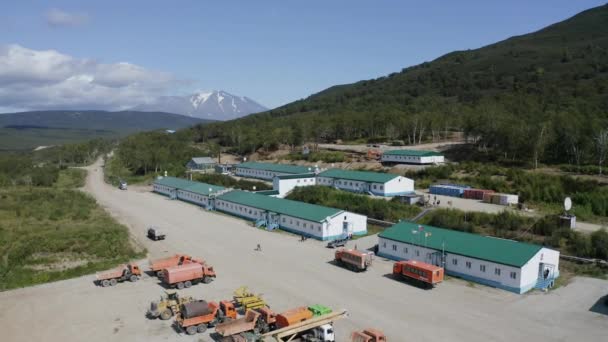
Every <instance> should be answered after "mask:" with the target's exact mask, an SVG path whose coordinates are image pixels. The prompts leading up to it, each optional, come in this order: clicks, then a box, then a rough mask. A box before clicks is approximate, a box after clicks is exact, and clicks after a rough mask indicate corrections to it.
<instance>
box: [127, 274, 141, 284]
mask: <svg viewBox="0 0 608 342" xmlns="http://www.w3.org/2000/svg"><path fill="white" fill-rule="evenodd" d="M129 280H130V281H131V282H132V283H134V282H136V281H138V280H139V277H138V276H136V275H135V274H131V276H130V277H129Z"/></svg>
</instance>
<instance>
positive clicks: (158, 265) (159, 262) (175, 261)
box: [150, 254, 205, 278]
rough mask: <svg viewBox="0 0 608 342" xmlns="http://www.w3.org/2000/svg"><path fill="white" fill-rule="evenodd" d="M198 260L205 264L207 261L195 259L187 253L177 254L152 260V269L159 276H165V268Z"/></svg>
mask: <svg viewBox="0 0 608 342" xmlns="http://www.w3.org/2000/svg"><path fill="white" fill-rule="evenodd" d="M193 262H197V263H199V264H204V263H205V261H204V260H202V259H195V258H192V257H191V256H189V255H186V254H175V255H172V256H170V257H167V258H161V259H155V260H150V271H152V272H154V273H155V274H156V276H158V277H159V278H162V277H163V274H164V273H163V270H165V269H166V268H169V267H173V266H179V265H183V264H190V263H193Z"/></svg>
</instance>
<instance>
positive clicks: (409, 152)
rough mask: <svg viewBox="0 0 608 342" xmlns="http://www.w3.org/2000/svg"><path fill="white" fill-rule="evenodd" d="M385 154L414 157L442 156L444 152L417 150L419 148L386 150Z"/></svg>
mask: <svg viewBox="0 0 608 342" xmlns="http://www.w3.org/2000/svg"><path fill="white" fill-rule="evenodd" d="M383 154H386V155H395V156H412V157H432V156H442V155H443V154H441V153H439V152H435V151H423V150H420V151H417V150H392V151H386V152H384V153H383Z"/></svg>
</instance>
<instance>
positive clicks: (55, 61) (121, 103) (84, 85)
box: [0, 45, 184, 110]
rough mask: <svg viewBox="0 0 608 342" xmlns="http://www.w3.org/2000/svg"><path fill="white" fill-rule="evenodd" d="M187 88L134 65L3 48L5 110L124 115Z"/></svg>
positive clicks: (0, 79) (0, 95) (0, 92)
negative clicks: (122, 112)
mask: <svg viewBox="0 0 608 342" xmlns="http://www.w3.org/2000/svg"><path fill="white" fill-rule="evenodd" d="M183 84H184V81H180V80H178V79H176V78H175V77H174V76H173V75H171V74H170V73H166V72H161V71H154V70H148V69H146V68H143V67H141V66H138V65H134V64H130V63H124V62H123V63H112V64H106V63H100V62H98V61H96V60H93V59H80V58H74V57H72V56H69V55H65V54H62V53H60V52H58V51H55V50H31V49H27V48H24V47H22V46H19V45H9V46H4V47H2V46H0V108H1V107H5V108H27V109H106V110H119V109H125V108H130V107H133V106H135V105H138V104H141V103H148V102H152V101H153V100H154V99H155V98H156V97H158V96H160V95H166V93H167V91H168V90H171V88H173V87H175V86H179V85H183Z"/></svg>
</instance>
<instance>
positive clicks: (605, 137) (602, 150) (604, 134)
mask: <svg viewBox="0 0 608 342" xmlns="http://www.w3.org/2000/svg"><path fill="white" fill-rule="evenodd" d="M594 140H595V149H596V151H597V160H598V166H599V169H600V170H599V172H600V175H601V174H602V165H603V164H604V160H605V159H606V152H608V129H602V130H600V131H599V132H597V134H596V135H595V138H594Z"/></svg>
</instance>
